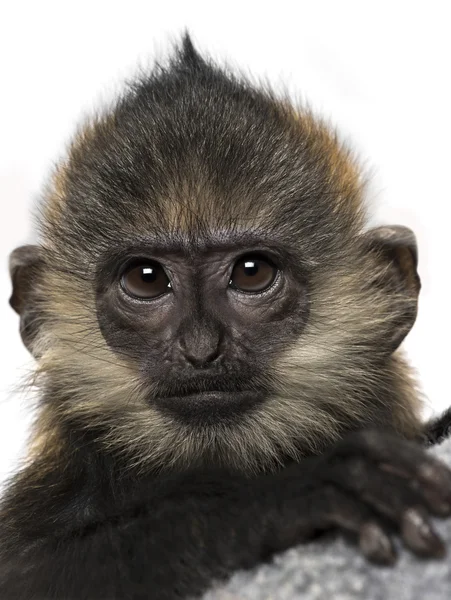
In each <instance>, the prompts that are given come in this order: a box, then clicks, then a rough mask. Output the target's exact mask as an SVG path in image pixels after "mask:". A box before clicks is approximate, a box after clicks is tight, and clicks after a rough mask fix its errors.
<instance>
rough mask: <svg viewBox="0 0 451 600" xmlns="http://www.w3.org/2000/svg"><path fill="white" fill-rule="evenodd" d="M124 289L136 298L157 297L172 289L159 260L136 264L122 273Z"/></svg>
mask: <svg viewBox="0 0 451 600" xmlns="http://www.w3.org/2000/svg"><path fill="white" fill-rule="evenodd" d="M121 285H122V289H123V290H124V291H125V292H126V293H127V294H128V295H129V296H133V297H134V298H142V299H144V300H146V299H151V298H157V297H158V296H161V295H162V294H166V293H167V292H169V291H170V288H171V284H170V282H169V279H168V276H167V275H166V273H165V270H164V269H163V267H162V266H161V265H160V264H159V263H157V262H150V261H149V262H145V263H142V264H139V265H136V264H135V265H134V266H132V267H131V268H129V269H127V271H126V272H125V273H124V274H123V275H122V279H121Z"/></svg>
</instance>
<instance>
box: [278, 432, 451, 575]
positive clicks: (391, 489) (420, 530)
mask: <svg viewBox="0 0 451 600" xmlns="http://www.w3.org/2000/svg"><path fill="white" fill-rule="evenodd" d="M308 462H309V461H308V460H307V461H306V463H308ZM304 466H305V465H304ZM299 467H301V468H302V463H301V465H299ZM284 477H289V478H293V480H291V482H290V483H292V484H293V485H295V479H296V477H299V473H298V474H296V469H295V468H294V467H293V468H290V469H288V470H287V471H286V472H285V473H284ZM302 477H303V478H304V479H303V483H302V484H301V486H302V487H303V488H304V486H305V489H303V490H302V495H301V503H300V505H301V510H300V511H298V512H297V513H296V512H295V509H294V511H293V515H292V523H293V528H292V529H291V534H292V535H294V536H297V538H298V539H302V538H303V537H304V539H306V538H308V537H309V535H311V534H313V533H314V532H315V531H319V530H325V529H330V528H339V529H340V530H342V531H344V532H346V533H350V534H351V535H352V536H353V537H357V539H358V543H359V546H360V549H361V551H362V552H363V554H364V555H365V556H366V557H367V558H368V559H370V560H371V561H373V562H378V563H383V564H391V563H393V562H394V561H395V558H396V554H395V549H394V545H393V543H392V540H391V533H392V532H394V531H397V532H399V535H400V536H401V538H402V540H403V542H404V544H405V545H406V546H407V547H408V548H410V549H411V550H412V551H413V552H415V553H416V554H418V555H420V556H426V557H441V556H443V555H444V554H445V547H444V544H443V542H442V540H441V539H440V537H439V536H438V535H437V534H436V533H435V531H434V529H433V527H432V525H431V524H430V522H429V513H432V514H433V515H437V516H449V515H450V514H451V471H450V470H449V469H448V468H447V467H446V466H445V465H444V464H442V463H441V462H440V461H438V460H436V459H435V458H434V457H432V456H430V455H429V454H428V453H427V452H426V451H424V450H423V449H422V448H421V447H419V446H418V445H416V444H414V443H412V442H407V441H405V440H402V439H399V438H397V437H395V436H393V435H391V434H388V433H383V432H380V431H362V432H358V433H353V434H350V435H348V436H347V437H346V438H345V439H343V440H342V441H341V442H339V443H338V444H337V445H336V446H334V447H333V449H331V450H330V451H329V452H328V453H326V454H325V455H324V456H322V457H320V458H319V459H318V461H317V462H315V461H313V462H311V463H310V464H309V466H308V471H307V473H302ZM280 533H281V534H282V535H284V533H285V535H286V536H287V537H290V535H289V533H288V532H287V531H285V532H283V531H281V532H280ZM280 542H281V544H282V545H283V546H285V545H287V546H288V545H291V543H290V541H289V540H288V539H287V538H285V539H284V540H283V539H282V538H280Z"/></svg>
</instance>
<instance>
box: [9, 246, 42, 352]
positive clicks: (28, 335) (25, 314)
mask: <svg viewBox="0 0 451 600" xmlns="http://www.w3.org/2000/svg"><path fill="white" fill-rule="evenodd" d="M42 267H43V259H42V256H41V251H40V248H39V246H31V245H30V246H20V247H19V248H16V249H15V250H13V251H12V252H11V254H10V257H9V273H10V276H11V282H12V286H13V290H12V294H11V298H10V299H9V303H10V305H11V306H12V308H13V309H14V310H15V311H16V312H17V313H18V314H19V316H20V335H21V336H22V341H23V343H24V344H25V346H26V347H27V349H28V350H30V352H32V354H33V351H32V342H33V340H34V339H35V337H36V334H37V332H38V328H39V325H38V323H39V321H40V318H39V311H38V307H37V298H36V296H37V294H36V283H37V280H38V278H39V275H40V273H41V271H42Z"/></svg>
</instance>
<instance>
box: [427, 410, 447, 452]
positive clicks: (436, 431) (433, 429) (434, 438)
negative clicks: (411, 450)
mask: <svg viewBox="0 0 451 600" xmlns="http://www.w3.org/2000/svg"><path fill="white" fill-rule="evenodd" d="M450 436H451V408H448V410H447V411H445V412H444V413H443V414H442V415H441V416H440V417H437V418H435V419H431V420H430V421H428V422H427V423H426V425H425V426H424V431H423V440H424V443H425V445H426V446H433V445H435V444H440V443H441V442H443V440H445V439H446V438H448V437H450Z"/></svg>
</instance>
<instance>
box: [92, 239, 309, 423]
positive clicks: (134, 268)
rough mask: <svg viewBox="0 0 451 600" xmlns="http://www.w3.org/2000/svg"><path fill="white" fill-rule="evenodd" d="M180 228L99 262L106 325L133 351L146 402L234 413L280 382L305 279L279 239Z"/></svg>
mask: <svg viewBox="0 0 451 600" xmlns="http://www.w3.org/2000/svg"><path fill="white" fill-rule="evenodd" d="M180 238H181V236H178V239H179V242H178V244H177V245H173V247H171V248H168V247H167V243H166V244H161V242H162V241H161V240H160V242H158V241H157V240H153V243H150V242H148V243H147V244H145V245H142V246H141V247H134V248H129V249H127V250H126V251H123V252H121V254H120V256H115V257H114V258H113V259H110V260H108V259H107V260H106V262H105V264H102V268H101V269H100V271H99V275H98V276H99V287H98V292H97V294H98V295H97V315H98V319H99V323H100V328H101V331H102V333H103V335H104V338H105V340H106V341H107V343H108V344H109V346H110V347H111V348H112V350H113V351H115V352H118V353H119V354H120V353H122V354H127V355H128V356H130V357H133V359H134V361H136V364H137V365H138V368H139V372H140V377H141V378H142V381H143V385H145V384H146V383H147V384H148V387H149V403H151V404H152V405H154V406H156V407H158V409H159V410H162V411H169V412H170V413H171V414H173V415H176V416H177V417H179V418H183V419H186V420H187V421H189V422H193V421H194V422H195V421H204V422H211V421H213V422H215V423H216V424H217V423H218V421H220V420H221V419H226V420H228V421H230V420H231V419H233V417H234V416H235V415H236V413H237V412H238V413H239V412H241V411H245V410H250V409H252V407H253V406H254V405H255V404H256V403H260V402H262V401H263V400H264V399H265V398H267V397H268V395H269V394H270V393H271V392H273V380H272V377H271V369H272V365H273V363H274V362H275V360H276V358H277V356H278V354H280V351H281V349H283V348H286V347H288V346H289V345H290V344H292V343H293V342H294V341H295V340H296V339H297V338H298V336H299V335H300V333H301V331H302V329H303V327H304V326H305V323H306V321H307V316H308V294H307V285H306V282H305V280H304V278H303V274H302V272H301V271H300V269H299V268H298V269H291V268H290V262H288V261H287V260H286V257H285V256H284V253H283V252H281V248H280V246H277V245H275V244H274V240H271V239H268V240H263V238H262V237H260V238H256V237H255V236H251V235H249V234H248V235H247V236H246V238H244V237H243V236H241V237H238V236H237V234H236V233H235V235H233V234H232V235H229V236H228V235H226V233H225V232H223V233H222V236H221V238H219V239H218V236H217V235H213V234H212V235H210V237H209V238H207V239H203V240H200V239H197V240H196V244H195V246H194V247H193V245H192V244H190V241H189V240H185V243H181V240H180ZM265 242H266V243H265ZM271 242H272V243H271Z"/></svg>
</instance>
